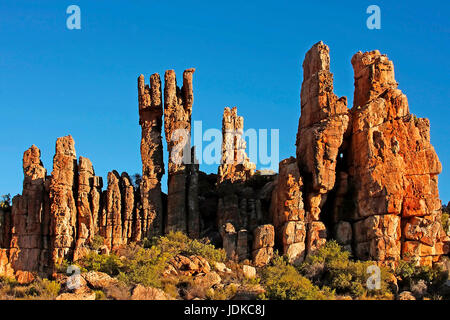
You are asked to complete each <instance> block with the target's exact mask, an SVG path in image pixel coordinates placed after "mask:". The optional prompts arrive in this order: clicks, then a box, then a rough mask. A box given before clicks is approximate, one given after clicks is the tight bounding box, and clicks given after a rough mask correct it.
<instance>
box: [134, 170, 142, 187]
mask: <svg viewBox="0 0 450 320" xmlns="http://www.w3.org/2000/svg"><path fill="white" fill-rule="evenodd" d="M132 179H133V185H134V188H135V189H138V188H139V186H140V184H141V181H142V176H141V175H140V174H139V173H135V174H133V175H132Z"/></svg>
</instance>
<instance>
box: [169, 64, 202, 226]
mask: <svg viewBox="0 0 450 320" xmlns="http://www.w3.org/2000/svg"><path fill="white" fill-rule="evenodd" d="M194 72H195V69H187V70H185V71H184V73H183V86H182V87H181V89H180V88H179V87H178V86H177V80H176V76H175V72H174V71H173V70H168V71H166V74H165V76H164V80H165V82H164V130H165V134H166V141H167V149H168V151H169V177H168V195H167V217H166V225H165V232H166V233H167V232H169V231H182V232H187V215H188V208H187V205H186V204H187V203H188V201H187V200H188V199H187V197H188V192H187V191H188V190H189V187H188V176H189V172H188V167H187V165H188V164H190V163H191V162H192V159H191V114H192V105H193V102H194V93H193V86H192V77H193V74H194Z"/></svg>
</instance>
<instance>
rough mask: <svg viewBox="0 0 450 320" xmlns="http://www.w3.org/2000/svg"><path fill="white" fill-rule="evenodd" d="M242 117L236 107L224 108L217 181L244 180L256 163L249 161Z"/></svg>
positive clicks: (251, 172)
mask: <svg viewBox="0 0 450 320" xmlns="http://www.w3.org/2000/svg"><path fill="white" fill-rule="evenodd" d="M243 134H244V118H243V117H239V116H238V115H237V108H236V107H234V108H233V109H230V108H228V107H227V108H225V110H224V111H223V120H222V157H221V162H220V166H219V173H218V183H222V182H224V181H229V182H232V183H233V182H236V181H246V180H248V178H249V177H251V176H252V175H253V174H254V171H255V169H256V165H255V164H254V163H252V162H250V159H249V158H248V156H247V154H246V153H245V149H246V147H247V144H246V142H245V140H244V139H243V138H242V136H243Z"/></svg>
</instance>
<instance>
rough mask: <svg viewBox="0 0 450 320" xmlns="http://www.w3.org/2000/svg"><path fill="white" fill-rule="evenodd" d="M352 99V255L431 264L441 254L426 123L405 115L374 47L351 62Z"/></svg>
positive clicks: (389, 69)
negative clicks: (353, 76)
mask: <svg viewBox="0 0 450 320" xmlns="http://www.w3.org/2000/svg"><path fill="white" fill-rule="evenodd" d="M352 65H353V68H354V73H355V94H354V106H353V108H352V110H351V112H352V119H353V121H352V122H353V123H352V136H351V147H350V152H349V166H350V169H349V184H350V185H351V188H352V189H353V190H354V194H353V197H354V198H355V200H356V206H355V207H354V208H353V219H354V220H358V221H357V222H355V223H354V225H353V230H354V242H355V251H356V252H355V253H356V256H357V257H358V258H361V259H374V260H378V261H380V262H382V263H384V264H387V265H396V263H397V262H398V260H399V259H400V258H403V259H407V260H413V261H416V262H417V263H420V264H426V265H431V264H432V263H433V262H435V261H437V260H438V259H439V257H440V256H441V255H442V254H444V253H445V251H446V248H445V243H448V237H447V236H446V234H445V232H444V230H443V229H442V226H441V223H440V214H441V210H440V209H441V202H440V200H439V193H438V188H437V179H438V178H437V176H438V174H439V173H440V172H441V170H442V167H441V164H440V162H439V159H438V157H437V155H436V152H435V151H434V148H433V146H432V145H431V144H430V124H429V121H428V120H427V119H419V118H416V117H415V116H413V115H411V114H410V113H409V107H408V101H407V98H406V96H405V95H404V94H403V93H402V92H401V91H400V90H399V89H397V82H396V81H395V76H394V66H393V63H392V61H390V60H389V59H388V58H387V56H386V55H382V54H380V52H379V51H378V50H375V51H371V52H365V53H362V52H358V53H357V54H355V55H354V56H353V58H352Z"/></svg>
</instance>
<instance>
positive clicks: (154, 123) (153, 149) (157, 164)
mask: <svg viewBox="0 0 450 320" xmlns="http://www.w3.org/2000/svg"><path fill="white" fill-rule="evenodd" d="M138 91H139V124H140V126H141V129H142V137H141V159H142V181H141V184H140V193H141V204H142V208H141V211H140V213H141V215H142V220H141V221H140V223H142V225H141V227H140V228H141V229H142V230H141V231H140V232H136V235H138V234H139V236H138V237H137V238H139V239H136V240H140V238H141V236H143V237H152V236H159V235H162V234H163V227H164V225H163V205H162V197H161V196H162V195H161V178H162V176H163V174H164V162H163V146H162V138H161V130H162V115H163V107H162V93H161V79H160V77H159V74H157V73H155V74H152V75H151V76H150V86H149V85H146V84H145V78H144V76H143V75H140V76H139V79H138Z"/></svg>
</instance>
